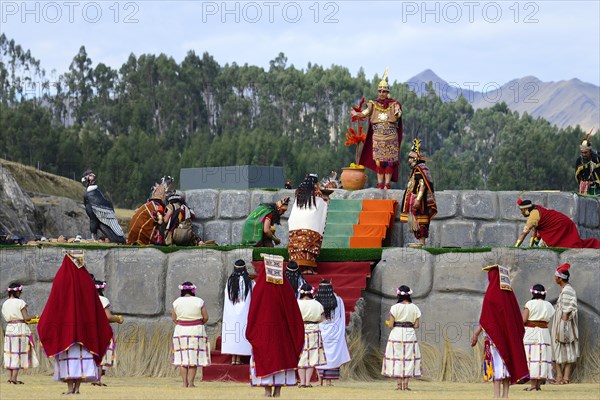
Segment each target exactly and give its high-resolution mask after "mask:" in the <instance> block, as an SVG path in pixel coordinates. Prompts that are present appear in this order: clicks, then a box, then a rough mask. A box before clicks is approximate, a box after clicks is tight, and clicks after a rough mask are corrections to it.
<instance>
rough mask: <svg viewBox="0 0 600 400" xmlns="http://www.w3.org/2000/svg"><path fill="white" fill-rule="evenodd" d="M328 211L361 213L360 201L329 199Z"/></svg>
mask: <svg viewBox="0 0 600 400" xmlns="http://www.w3.org/2000/svg"><path fill="white" fill-rule="evenodd" d="M328 210H329V211H362V200H343V199H331V200H330V201H329V208H328Z"/></svg>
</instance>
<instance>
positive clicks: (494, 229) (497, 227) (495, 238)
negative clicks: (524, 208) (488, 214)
mask: <svg viewBox="0 0 600 400" xmlns="http://www.w3.org/2000/svg"><path fill="white" fill-rule="evenodd" d="M518 230H519V226H518V225H517V224H516V223H514V222H490V223H484V224H481V226H480V227H479V231H478V233H477V239H478V240H479V245H480V246H510V245H513V244H514V243H515V241H516V239H517V236H518Z"/></svg>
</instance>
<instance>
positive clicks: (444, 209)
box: [435, 190, 461, 219]
mask: <svg viewBox="0 0 600 400" xmlns="http://www.w3.org/2000/svg"><path fill="white" fill-rule="evenodd" d="M460 197H461V196H460V192H459V191H456V190H444V191H442V192H436V193H435V200H436V202H437V208H438V213H437V215H436V216H435V219H446V218H453V217H456V216H457V214H458V207H459V204H460Z"/></svg>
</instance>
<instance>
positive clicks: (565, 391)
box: [0, 374, 600, 400]
mask: <svg viewBox="0 0 600 400" xmlns="http://www.w3.org/2000/svg"><path fill="white" fill-rule="evenodd" d="M1 377H2V381H1V382H0V398H2V399H36V400H37V399H57V398H64V396H61V393H62V392H63V391H64V390H65V389H66V384H64V383H59V382H55V381H53V380H52V377H51V376H44V375H24V376H19V379H20V380H22V381H24V382H25V385H10V384H8V383H6V374H3V375H2V376H1ZM104 381H105V382H106V384H107V385H109V386H107V387H97V386H92V385H90V384H82V385H81V395H79V396H77V399H206V398H209V399H260V398H264V397H263V394H264V390H263V389H262V388H251V387H250V385H249V384H241V383H221V382H205V383H204V382H198V381H197V382H196V384H197V387H196V388H188V389H186V388H182V387H181V386H180V385H181V381H180V380H179V379H178V378H118V377H106V378H105V379H104ZM410 386H411V388H412V390H411V391H409V392H403V391H397V390H394V388H395V381H394V380H393V379H388V380H380V381H374V382H373V381H372V382H357V381H340V382H337V383H336V384H335V386H333V387H318V386H315V387H312V388H306V389H300V388H297V387H285V388H283V390H282V398H286V399H304V400H306V399H345V400H346V399H401V398H405V399H411V400H412V399H444V400H453V399H456V400H468V399H487V398H491V397H492V386H491V384H486V383H445V382H425V381H420V380H411V382H410ZM526 386H527V385H516V386H512V387H511V390H510V397H511V398H513V399H564V400H567V399H569V400H571V399H598V398H599V396H600V384H598V383H585V384H576V383H572V384H570V385H560V386H558V385H544V386H542V390H541V391H539V392H525V391H523V389H524V388H525V387H526Z"/></svg>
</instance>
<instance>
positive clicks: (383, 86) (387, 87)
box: [377, 67, 390, 92]
mask: <svg viewBox="0 0 600 400" xmlns="http://www.w3.org/2000/svg"><path fill="white" fill-rule="evenodd" d="M387 74H388V67H385V71H383V77H382V78H381V80H380V81H379V85H378V86H377V89H378V90H387V91H388V92H389V91H390V85H388V81H387Z"/></svg>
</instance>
